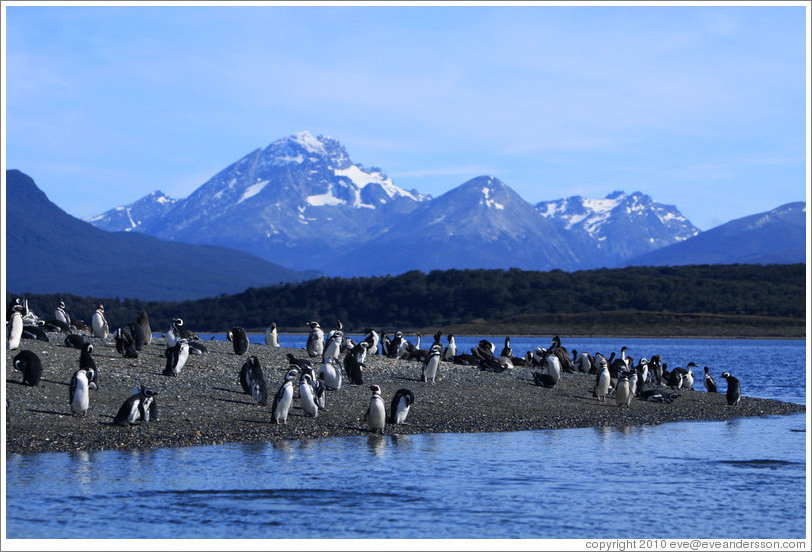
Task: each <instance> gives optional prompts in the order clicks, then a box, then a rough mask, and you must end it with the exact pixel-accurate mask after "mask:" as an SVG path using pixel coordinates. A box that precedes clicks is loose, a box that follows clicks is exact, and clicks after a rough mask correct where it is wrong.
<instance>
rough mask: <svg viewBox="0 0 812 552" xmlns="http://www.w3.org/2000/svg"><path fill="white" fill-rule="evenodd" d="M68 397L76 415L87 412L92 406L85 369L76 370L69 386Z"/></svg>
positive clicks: (72, 410) (82, 414)
mask: <svg viewBox="0 0 812 552" xmlns="http://www.w3.org/2000/svg"><path fill="white" fill-rule="evenodd" d="M68 399H69V401H70V409H71V412H73V415H74V416H76V415H79V416H84V415H85V414H87V409H88V407H89V406H90V390H89V388H88V381H87V372H86V371H85V370H76V372H74V374H73V377H72V378H71V380H70V387H69V388H68Z"/></svg>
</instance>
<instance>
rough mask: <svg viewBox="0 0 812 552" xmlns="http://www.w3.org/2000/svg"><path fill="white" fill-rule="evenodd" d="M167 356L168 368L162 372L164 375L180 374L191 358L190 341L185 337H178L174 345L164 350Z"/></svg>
mask: <svg viewBox="0 0 812 552" xmlns="http://www.w3.org/2000/svg"><path fill="white" fill-rule="evenodd" d="M164 356H166V368H164V371H163V372H162V373H163V375H164V376H178V375H180V371H181V370H182V369H183V367H184V365H185V364H186V360H187V359H188V358H189V341H187V340H186V338H185V337H181V338H180V339H178V341H177V343H175V346H174V347H169V348H167V349H166V351H165V352H164Z"/></svg>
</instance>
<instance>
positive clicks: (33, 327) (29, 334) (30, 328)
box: [23, 320, 51, 343]
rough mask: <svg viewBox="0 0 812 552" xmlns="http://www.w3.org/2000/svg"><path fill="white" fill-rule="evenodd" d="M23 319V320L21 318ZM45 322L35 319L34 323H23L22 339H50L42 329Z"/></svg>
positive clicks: (47, 340)
mask: <svg viewBox="0 0 812 552" xmlns="http://www.w3.org/2000/svg"><path fill="white" fill-rule="evenodd" d="M23 321H24V320H23ZM44 326H45V322H43V321H42V320H39V321H37V323H35V324H23V339H36V340H37V341H45V342H46V343H47V342H49V341H51V338H49V337H48V334H47V333H46V332H45V329H44Z"/></svg>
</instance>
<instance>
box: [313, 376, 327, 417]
mask: <svg viewBox="0 0 812 552" xmlns="http://www.w3.org/2000/svg"><path fill="white" fill-rule="evenodd" d="M311 385H312V386H313V400H314V401H315V402H316V406H317V407H318V408H319V410H320V411H321V410H327V386H326V385H325V384H324V382H323V381H322V380H320V379H314V380H311Z"/></svg>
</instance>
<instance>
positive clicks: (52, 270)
mask: <svg viewBox="0 0 812 552" xmlns="http://www.w3.org/2000/svg"><path fill="white" fill-rule="evenodd" d="M6 216H7V220H6V268H5V270H6V288H7V289H8V290H9V291H12V292H15V293H20V294H24V293H70V294H76V295H82V296H103V297H120V298H138V299H145V300H157V301H169V300H173V301H175V300H183V299H197V298H203V297H212V296H217V295H220V294H223V293H237V292H240V291H243V290H245V289H247V288H249V287H251V286H267V285H273V284H279V283H283V282H292V281H302V280H306V279H308V278H313V277H316V276H318V273H316V272H314V271H310V272H297V271H294V270H290V269H287V268H283V267H281V266H278V265H276V264H274V263H271V262H269V261H266V260H263V259H260V258H258V257H255V256H253V255H251V254H248V253H245V252H242V251H237V250H233V249H228V248H225V247H214V246H203V245H190V244H186V243H178V242H167V241H162V240H159V239H157V238H154V237H151V236H147V235H145V234H140V233H134V232H128V233H125V232H105V231H103V230H99V229H98V228H95V227H94V226H92V225H91V224H88V223H86V222H83V221H81V220H79V219H77V218H74V217H72V216H70V215H69V214H67V213H66V212H64V211H63V210H62V209H60V208H59V207H57V206H56V205H54V204H53V203H52V202H51V201H50V200H49V199H48V197H47V196H46V195H45V194H44V193H43V192H42V191H41V190H40V189H39V188H38V187H37V185H36V184H35V182H34V180H33V179H32V178H31V177H29V176H28V175H26V174H24V173H22V172H20V171H18V170H9V171H6Z"/></svg>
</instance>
